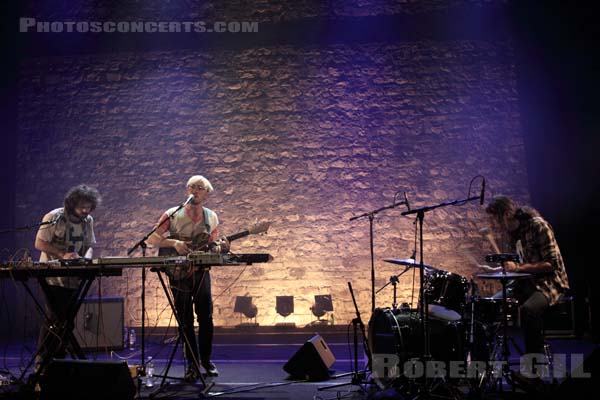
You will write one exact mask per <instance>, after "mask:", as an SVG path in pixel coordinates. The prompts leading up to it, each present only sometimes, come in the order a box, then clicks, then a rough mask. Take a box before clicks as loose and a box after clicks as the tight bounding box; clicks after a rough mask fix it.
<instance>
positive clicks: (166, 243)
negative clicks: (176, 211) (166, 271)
mask: <svg viewBox="0 0 600 400" xmlns="http://www.w3.org/2000/svg"><path fill="white" fill-rule="evenodd" d="M165 218H168V217H167V215H166V214H163V215H162V216H161V217H160V219H159V221H158V223H159V224H160V223H161V222H162V221H163V220H164V219H165ZM169 224H170V221H167V222H165V223H164V224H162V225H161V226H160V227H159V228H158V229H157V230H156V231H154V232H153V233H152V235H150V237H148V243H150V244H151V245H152V246H154V247H172V248H174V249H175V250H177V254H180V255H182V256H183V255H186V254H188V253H189V252H190V248H189V247H188V245H187V244H186V243H185V242H184V241H183V240H177V239H171V238H165V237H164V236H163V235H164V234H165V232H166V231H167V230H168V229H169Z"/></svg>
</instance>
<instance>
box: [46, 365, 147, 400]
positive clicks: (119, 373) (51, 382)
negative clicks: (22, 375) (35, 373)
mask: <svg viewBox="0 0 600 400" xmlns="http://www.w3.org/2000/svg"><path fill="white" fill-rule="evenodd" d="M40 389H41V390H40V400H55V399H61V400H65V399H69V400H70V399H86V400H87V399H93V400H96V399H97V400H100V399H111V400H117V399H119V400H129V399H133V398H134V397H135V394H136V390H135V385H134V383H133V378H132V377H131V374H130V372H129V368H128V367H127V362H126V361H90V360H52V362H51V363H50V364H49V365H48V367H47V368H46V371H45V372H44V375H42V377H41V380H40Z"/></svg>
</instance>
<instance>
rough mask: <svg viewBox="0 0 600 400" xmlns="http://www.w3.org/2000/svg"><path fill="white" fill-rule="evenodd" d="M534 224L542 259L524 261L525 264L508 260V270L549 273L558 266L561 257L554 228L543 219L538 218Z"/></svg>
mask: <svg viewBox="0 0 600 400" xmlns="http://www.w3.org/2000/svg"><path fill="white" fill-rule="evenodd" d="M533 224H534V226H533V231H534V235H535V238H536V239H535V240H536V243H538V244H539V259H540V260H539V261H535V262H524V263H523V264H516V263H514V262H506V263H505V266H506V270H507V271H514V272H526V273H530V274H547V273H550V272H552V271H554V270H555V269H556V268H557V267H558V260H557V259H558V258H559V257H560V250H559V248H558V244H557V243H556V238H555V236H554V232H553V231H552V228H551V227H550V226H549V225H548V223H547V222H546V221H543V220H536V221H534V222H533Z"/></svg>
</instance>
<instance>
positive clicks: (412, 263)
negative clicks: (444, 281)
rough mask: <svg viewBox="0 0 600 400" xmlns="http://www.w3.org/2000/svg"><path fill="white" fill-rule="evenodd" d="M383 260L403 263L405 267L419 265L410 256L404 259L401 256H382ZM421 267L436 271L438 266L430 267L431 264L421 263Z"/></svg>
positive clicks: (416, 266)
mask: <svg viewBox="0 0 600 400" xmlns="http://www.w3.org/2000/svg"><path fill="white" fill-rule="evenodd" d="M383 261H385V262H388V263H391V264H398V265H405V266H407V267H413V268H418V267H419V266H420V263H419V262H418V261H417V260H415V259H412V258H405V259H401V258H384V259H383ZM423 267H424V268H425V269H428V270H431V271H437V270H438V268H436V267H432V266H431V265H426V264H425V265H423Z"/></svg>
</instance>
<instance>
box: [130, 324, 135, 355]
mask: <svg viewBox="0 0 600 400" xmlns="http://www.w3.org/2000/svg"><path fill="white" fill-rule="evenodd" d="M129 350H135V330H134V329H133V328H131V330H130V331H129Z"/></svg>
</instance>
